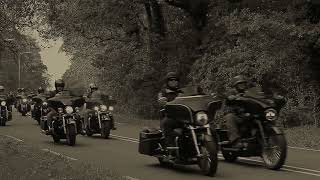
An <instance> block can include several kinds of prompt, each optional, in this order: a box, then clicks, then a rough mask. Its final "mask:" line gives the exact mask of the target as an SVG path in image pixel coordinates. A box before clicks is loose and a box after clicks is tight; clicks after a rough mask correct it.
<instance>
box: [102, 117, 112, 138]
mask: <svg viewBox="0 0 320 180" xmlns="http://www.w3.org/2000/svg"><path fill="white" fill-rule="evenodd" d="M110 130H111V122H110V121H104V122H102V124H101V136H102V137H103V138H104V139H108V138H109V136H110Z"/></svg>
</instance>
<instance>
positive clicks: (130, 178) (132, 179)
mask: <svg viewBox="0 0 320 180" xmlns="http://www.w3.org/2000/svg"><path fill="white" fill-rule="evenodd" d="M122 177H123V178H124V179H127V180H139V179H137V178H133V177H131V176H122Z"/></svg>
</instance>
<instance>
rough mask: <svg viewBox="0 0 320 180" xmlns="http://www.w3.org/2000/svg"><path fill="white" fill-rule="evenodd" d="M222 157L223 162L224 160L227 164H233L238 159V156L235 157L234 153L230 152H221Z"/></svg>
mask: <svg viewBox="0 0 320 180" xmlns="http://www.w3.org/2000/svg"><path fill="white" fill-rule="evenodd" d="M222 156H223V158H224V160H226V161H227V162H235V161H236V160H237V159H238V156H236V155H235V154H234V153H232V152H230V151H223V150H222Z"/></svg>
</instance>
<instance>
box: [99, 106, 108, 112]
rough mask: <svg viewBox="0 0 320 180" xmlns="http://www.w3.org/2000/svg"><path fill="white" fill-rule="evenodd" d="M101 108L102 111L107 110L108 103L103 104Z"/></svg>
mask: <svg viewBox="0 0 320 180" xmlns="http://www.w3.org/2000/svg"><path fill="white" fill-rule="evenodd" d="M100 109H101V111H107V110H108V108H107V106H106V105H101V106H100Z"/></svg>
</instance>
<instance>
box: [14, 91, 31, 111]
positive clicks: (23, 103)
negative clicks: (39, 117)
mask: <svg viewBox="0 0 320 180" xmlns="http://www.w3.org/2000/svg"><path fill="white" fill-rule="evenodd" d="M17 101H18V106H17V107H18V111H19V112H20V113H21V114H22V116H26V115H27V113H28V112H29V111H30V110H31V105H30V104H29V102H28V98H27V97H26V96H21V95H18V96H17Z"/></svg>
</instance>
